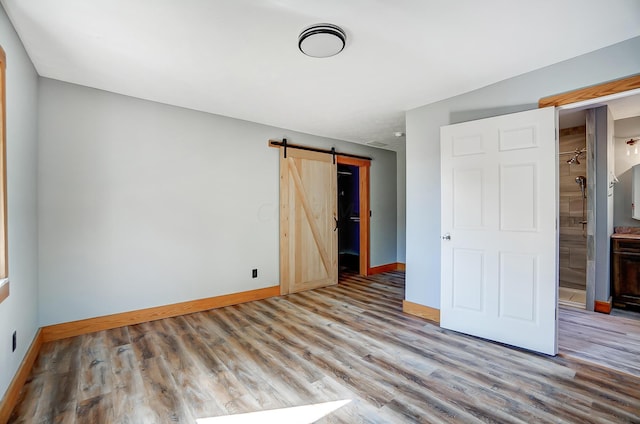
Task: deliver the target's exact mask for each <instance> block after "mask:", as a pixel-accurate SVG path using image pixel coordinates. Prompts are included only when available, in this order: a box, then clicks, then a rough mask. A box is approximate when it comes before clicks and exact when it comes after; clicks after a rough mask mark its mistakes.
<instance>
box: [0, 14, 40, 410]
mask: <svg viewBox="0 0 640 424" xmlns="http://www.w3.org/2000/svg"><path fill="white" fill-rule="evenodd" d="M0 45H1V46H2V48H3V49H4V50H5V52H6V54H7V73H6V83H7V93H6V99H7V196H8V197H7V208H8V213H7V218H8V237H9V280H10V282H11V294H10V295H9V298H8V299H6V300H5V301H4V302H2V303H1V304H0V398H2V396H3V395H4V393H5V392H6V389H7V387H8V386H9V383H10V382H11V379H12V378H13V376H14V374H15V372H16V370H17V369H18V366H19V365H20V362H22V359H23V358H24V355H25V353H26V351H27V348H28V347H29V345H30V344H31V341H32V340H33V337H34V335H35V333H36V331H37V329H38V322H37V321H38V319H37V299H38V293H37V280H38V275H37V270H38V266H37V265H38V264H37V261H38V258H37V242H38V240H37V220H36V201H37V198H36V193H37V190H36V162H37V156H36V155H37V132H36V130H37V126H36V120H37V101H38V96H37V82H38V76H37V75H36V72H35V69H34V68H33V65H32V63H31V60H30V59H29V57H28V56H27V54H26V53H25V50H24V48H23V46H22V43H21V42H20V39H19V38H18V36H17V34H16V33H15V32H14V30H13V26H12V25H11V23H10V22H9V19H8V18H7V15H6V14H5V12H4V9H3V8H2V7H0ZM14 330H16V331H17V335H18V348H17V349H16V351H15V352H11V334H12V333H13V331H14Z"/></svg>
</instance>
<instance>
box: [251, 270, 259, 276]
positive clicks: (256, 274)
mask: <svg viewBox="0 0 640 424" xmlns="http://www.w3.org/2000/svg"><path fill="white" fill-rule="evenodd" d="M251 278H258V270H257V269H256V268H254V269H253V270H252V271H251Z"/></svg>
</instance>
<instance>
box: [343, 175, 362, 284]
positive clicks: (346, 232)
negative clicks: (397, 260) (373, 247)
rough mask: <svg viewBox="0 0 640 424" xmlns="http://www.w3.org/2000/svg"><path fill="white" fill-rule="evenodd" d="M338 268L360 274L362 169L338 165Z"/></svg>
mask: <svg viewBox="0 0 640 424" xmlns="http://www.w3.org/2000/svg"><path fill="white" fill-rule="evenodd" d="M338 267H339V270H340V272H344V271H349V272H360V168H359V167H357V166H354V165H343V164H338Z"/></svg>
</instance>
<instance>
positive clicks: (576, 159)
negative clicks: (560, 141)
mask: <svg viewBox="0 0 640 424" xmlns="http://www.w3.org/2000/svg"><path fill="white" fill-rule="evenodd" d="M583 153H584V149H576V150H575V151H574V152H573V156H571V158H570V159H569V160H568V161H567V163H568V164H569V165H572V164H574V163H575V164H576V165H580V160H579V158H580V155H581V154H583Z"/></svg>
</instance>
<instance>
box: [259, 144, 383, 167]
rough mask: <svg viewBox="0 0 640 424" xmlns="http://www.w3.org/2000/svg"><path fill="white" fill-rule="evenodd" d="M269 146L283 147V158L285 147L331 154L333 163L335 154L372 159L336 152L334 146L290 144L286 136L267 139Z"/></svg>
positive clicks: (366, 158) (285, 155)
mask: <svg viewBox="0 0 640 424" xmlns="http://www.w3.org/2000/svg"><path fill="white" fill-rule="evenodd" d="M269 147H282V148H284V152H283V154H284V157H285V159H286V157H287V149H298V150H307V151H310V152H318V153H326V154H328V155H332V156H333V163H336V156H345V157H349V158H356V159H364V160H372V159H371V158H370V157H368V156H360V155H354V154H351V153H342V152H337V151H336V148H335V147H332V148H331V149H320V148H318V147H309V146H301V145H299V144H291V143H289V142H287V139H286V138H283V139H282V141H278V140H269Z"/></svg>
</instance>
